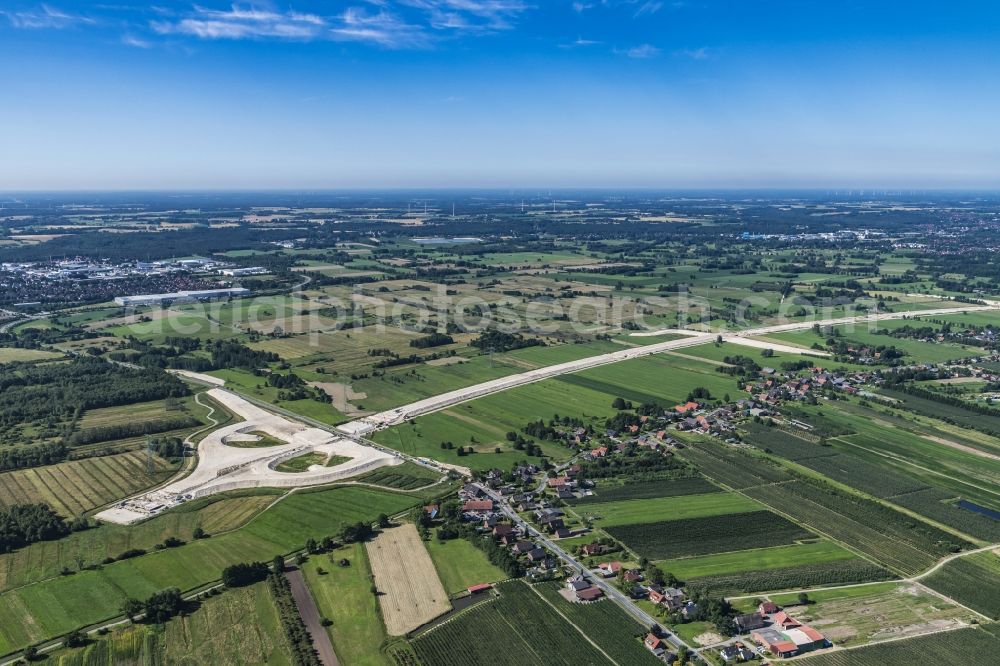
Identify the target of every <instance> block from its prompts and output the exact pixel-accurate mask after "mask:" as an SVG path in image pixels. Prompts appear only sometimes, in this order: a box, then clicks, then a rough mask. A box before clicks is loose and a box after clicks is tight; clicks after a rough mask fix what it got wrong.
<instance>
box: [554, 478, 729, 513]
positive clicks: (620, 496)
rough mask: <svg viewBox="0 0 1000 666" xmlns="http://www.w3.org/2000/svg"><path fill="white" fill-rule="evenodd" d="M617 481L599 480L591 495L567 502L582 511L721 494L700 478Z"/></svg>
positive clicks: (717, 489)
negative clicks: (607, 504)
mask: <svg viewBox="0 0 1000 666" xmlns="http://www.w3.org/2000/svg"><path fill="white" fill-rule="evenodd" d="M618 481H619V480H617V479H607V480H605V479H601V480H600V481H598V483H597V487H596V488H595V489H594V494H593V495H587V496H586V497H581V498H578V499H573V500H569V503H570V504H571V505H573V506H577V507H580V509H581V510H583V508H584V507H586V506H589V505H591V504H600V503H604V502H617V501H621V500H633V499H649V498H653V497H680V496H682V495H702V494H705V493H718V492H722V489H721V488H719V487H718V486H714V485H712V484H711V483H709V482H708V481H707V480H705V479H704V478H703V477H700V476H690V477H678V478H666V479H657V480H655V481H634V482H629V481H628V480H625V481H624V482H618Z"/></svg>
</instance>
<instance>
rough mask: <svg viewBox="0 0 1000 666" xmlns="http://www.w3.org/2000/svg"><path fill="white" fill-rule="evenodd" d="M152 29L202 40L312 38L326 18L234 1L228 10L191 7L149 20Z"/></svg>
mask: <svg viewBox="0 0 1000 666" xmlns="http://www.w3.org/2000/svg"><path fill="white" fill-rule="evenodd" d="M151 25H152V28H153V30H155V31H156V32H158V33H160V34H163V35H166V34H181V35H192V36H194V37H200V38H202V39H254V38H265V37H271V38H280V39H299V40H307V39H316V38H318V37H319V36H320V35H321V34H322V31H323V29H324V27H325V26H326V20H325V19H323V18H322V17H320V16H316V15H315V14H301V13H298V12H294V11H289V12H284V13H279V12H273V11H263V10H258V9H254V8H253V7H249V8H244V7H242V6H240V5H238V4H234V5H233V6H232V7H231V8H230V9H229V10H228V11H221V10H215V9H206V8H205V7H199V6H197V5H196V6H195V7H194V10H193V11H192V12H191V13H190V14H188V15H186V16H184V17H181V18H179V19H175V20H164V21H153V22H152V24H151Z"/></svg>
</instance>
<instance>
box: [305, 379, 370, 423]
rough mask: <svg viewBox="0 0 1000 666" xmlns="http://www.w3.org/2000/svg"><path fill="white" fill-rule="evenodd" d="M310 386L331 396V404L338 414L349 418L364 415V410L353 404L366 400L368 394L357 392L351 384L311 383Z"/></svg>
mask: <svg viewBox="0 0 1000 666" xmlns="http://www.w3.org/2000/svg"><path fill="white" fill-rule="evenodd" d="M309 386H313V387H315V388H318V389H322V390H323V392H324V393H326V394H327V395H328V396H330V401H331V404H332V405H333V407H334V409H336V410H337V411H338V412H341V413H343V414H347V415H348V416H355V415H358V414H363V413H364V410H363V409H358V408H357V407H356V406H355V405H353V404H351V403H352V402H353V401H355V400H364V399H366V398H367V397H368V394H367V393H358V392H356V391H355V390H354V388H353V387H352V386H351V385H350V384H344V383H342V382H309Z"/></svg>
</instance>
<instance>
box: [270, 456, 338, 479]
mask: <svg viewBox="0 0 1000 666" xmlns="http://www.w3.org/2000/svg"><path fill="white" fill-rule="evenodd" d="M325 464H326V454H324V453H305V454H303V455H301V456H296V457H294V458H289V459H288V460H285V461H283V462H281V463H280V464H278V466H277V467H275V468H274V469H275V471H277V472H291V473H293V474H297V473H301V472H308V471H309V468H310V467H312V466H313V465H321V466H322V465H325Z"/></svg>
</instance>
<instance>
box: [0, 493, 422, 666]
mask: <svg viewBox="0 0 1000 666" xmlns="http://www.w3.org/2000/svg"><path fill="white" fill-rule="evenodd" d="M417 501H418V498H415V497H409V496H405V495H402V494H398V493H389V492H384V491H375V490H371V489H366V488H360V487H349V488H334V489H329V490H316V491H313V492H308V491H307V492H301V493H295V494H293V495H290V496H289V497H288V498H287V499H286V500H283V501H281V502H279V503H278V504H276V505H275V506H273V507H272V508H271V509H269V510H268V511H265V512H264V513H262V514H260V515H259V516H257V517H256V518H255V519H254V520H252V521H251V522H249V523H248V524H247V525H245V526H244V527H242V528H240V529H238V530H235V531H233V532H230V533H228V534H223V535H221V536H217V537H213V538H210V539H204V540H200V541H193V542H189V543H187V544H186V545H184V546H181V547H178V548H171V549H167V550H162V551H157V552H154V553H150V554H148V555H144V556H142V557H137V558H134V559H130V560H125V561H123V562H116V563H114V564H110V565H107V566H104V567H102V568H100V569H99V570H94V571H83V572H81V573H76V574H73V575H71V576H65V577H59V578H53V579H48V580H45V581H43V582H40V583H37V584H35V585H29V586H27V587H22V588H19V589H17V590H13V591H9V592H7V593H5V594H3V595H0V653H6V652H8V651H10V650H13V649H17V648H19V647H21V646H23V645H26V644H28V643H30V642H32V641H35V640H38V639H40V638H43V637H46V636H53V635H59V634H62V633H65V632H66V631H69V630H70V629H73V628H74V627H77V626H80V625H85V624H89V623H92V622H97V621H99V620H102V619H105V618H108V617H113V616H115V615H117V613H118V607H119V605H120V603H121V600H122V598H123V597H125V596H133V597H136V598H146V597H147V596H149V595H150V594H152V593H153V592H156V591H158V590H161V589H164V588H167V587H178V588H181V589H182V590H186V589H192V588H196V587H198V586H200V585H203V584H205V583H207V582H210V581H212V580H216V579H217V578H218V576H219V575H220V573H221V571H222V569H223V568H225V567H226V566H227V565H229V564H232V563H235V562H246V561H252V560H262V561H268V560H270V559H271V558H272V557H274V556H275V555H277V554H280V553H287V552H290V551H292V550H294V549H296V548H299V547H301V546H302V545H303V544H305V541H306V540H307V539H308V538H310V537H312V538H321V537H323V536H327V535H336V534H337V533H339V531H340V530H341V529H342V527H343V526H344V525H346V524H348V523H352V522H356V521H358V520H374V519H375V518H376V517H377V516H378V515H379V514H381V513H386V514H390V515H391V514H394V513H397V512H399V511H402V510H404V509H406V508H408V507H410V506H412V505H413V504H415V503H416V502H417Z"/></svg>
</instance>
